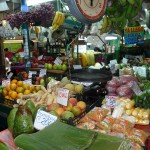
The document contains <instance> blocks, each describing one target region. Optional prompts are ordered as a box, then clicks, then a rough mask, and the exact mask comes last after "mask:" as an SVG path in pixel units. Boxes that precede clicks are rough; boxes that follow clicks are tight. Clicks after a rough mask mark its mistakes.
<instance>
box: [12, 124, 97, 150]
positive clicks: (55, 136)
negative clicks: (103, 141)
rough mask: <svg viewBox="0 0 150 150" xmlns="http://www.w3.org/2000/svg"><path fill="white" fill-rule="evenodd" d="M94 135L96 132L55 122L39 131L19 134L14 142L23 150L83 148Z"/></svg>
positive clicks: (71, 149)
mask: <svg viewBox="0 0 150 150" xmlns="http://www.w3.org/2000/svg"><path fill="white" fill-rule="evenodd" d="M96 136H97V133H96V132H92V131H88V130H83V129H78V128H76V127H73V126H70V125H68V124H65V123H62V122H55V123H53V124H52V125H50V126H48V127H46V128H45V129H43V130H41V131H39V132H36V133H32V134H22V135H19V136H18V137H16V138H15V144H16V145H17V146H18V147H19V148H21V149H23V150H85V149H87V148H88V147H89V146H90V145H91V143H92V142H93V140H94V139H95V137H96Z"/></svg>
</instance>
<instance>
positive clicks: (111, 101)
mask: <svg viewBox="0 0 150 150" xmlns="http://www.w3.org/2000/svg"><path fill="white" fill-rule="evenodd" d="M105 99H106V106H107V107H109V108H114V107H115V106H116V104H117V101H116V96H105Z"/></svg>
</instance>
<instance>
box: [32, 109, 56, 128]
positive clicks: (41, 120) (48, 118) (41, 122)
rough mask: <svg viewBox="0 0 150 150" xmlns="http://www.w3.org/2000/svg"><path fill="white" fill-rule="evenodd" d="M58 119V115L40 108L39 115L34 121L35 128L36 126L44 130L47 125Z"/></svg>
mask: <svg viewBox="0 0 150 150" xmlns="http://www.w3.org/2000/svg"><path fill="white" fill-rule="evenodd" d="M56 120H57V117H56V116H54V115H51V114H50V113H48V112H45V111H43V110H40V109H39V110H38V111H37V115H36V118H35V121H34V128H36V129H37V130H42V129H44V128H45V127H47V126H49V125H51V124H52V123H54V122H55V121H56Z"/></svg>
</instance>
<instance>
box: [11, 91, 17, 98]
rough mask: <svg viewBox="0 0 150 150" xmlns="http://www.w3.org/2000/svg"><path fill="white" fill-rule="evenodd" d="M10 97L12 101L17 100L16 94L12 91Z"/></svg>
mask: <svg viewBox="0 0 150 150" xmlns="http://www.w3.org/2000/svg"><path fill="white" fill-rule="evenodd" d="M10 97H11V98H12V99H15V98H17V92H15V91H12V92H11V95H10Z"/></svg>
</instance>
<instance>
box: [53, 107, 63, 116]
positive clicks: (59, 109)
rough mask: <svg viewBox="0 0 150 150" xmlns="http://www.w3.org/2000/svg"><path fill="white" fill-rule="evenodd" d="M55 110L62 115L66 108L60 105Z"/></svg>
mask: <svg viewBox="0 0 150 150" xmlns="http://www.w3.org/2000/svg"><path fill="white" fill-rule="evenodd" d="M55 111H56V112H57V114H58V115H59V116H61V115H62V113H63V112H64V111H65V110H64V109H63V108H62V107H59V108H57V109H55Z"/></svg>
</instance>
